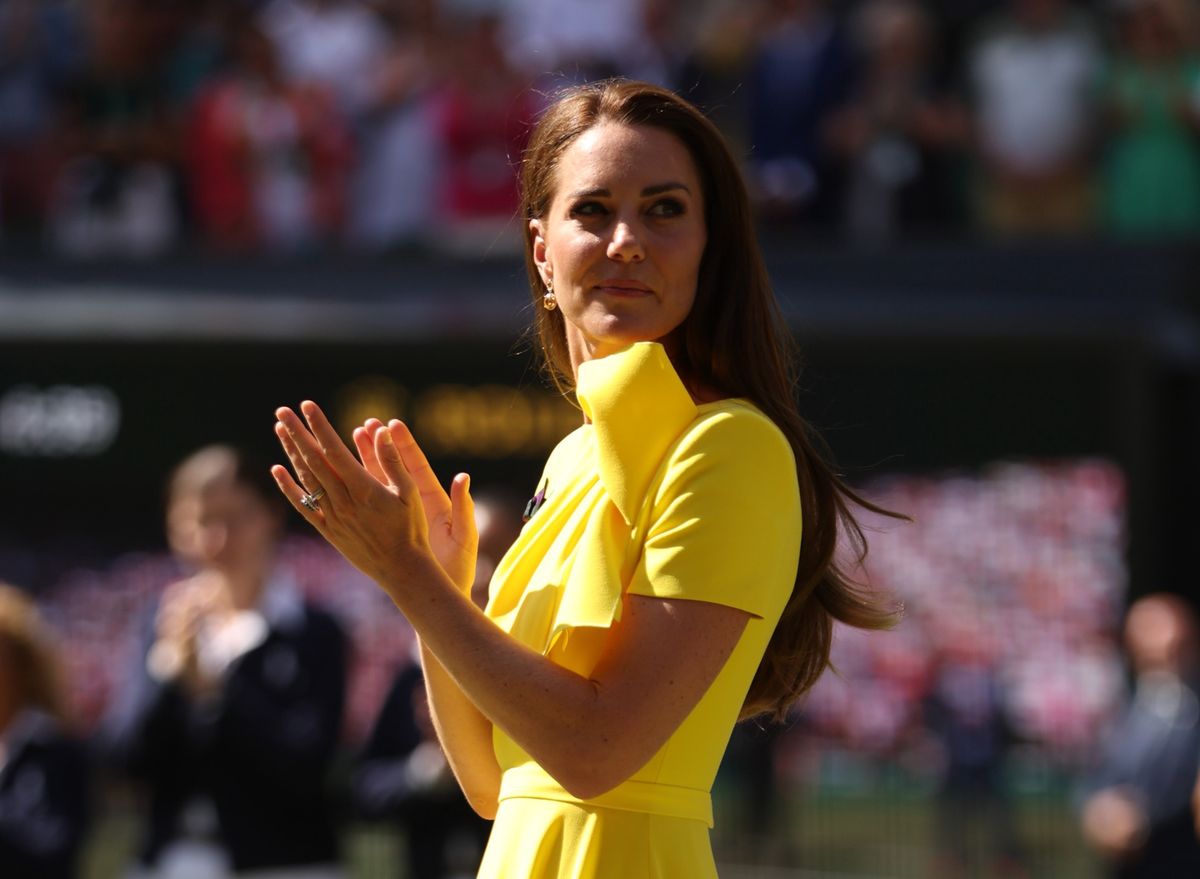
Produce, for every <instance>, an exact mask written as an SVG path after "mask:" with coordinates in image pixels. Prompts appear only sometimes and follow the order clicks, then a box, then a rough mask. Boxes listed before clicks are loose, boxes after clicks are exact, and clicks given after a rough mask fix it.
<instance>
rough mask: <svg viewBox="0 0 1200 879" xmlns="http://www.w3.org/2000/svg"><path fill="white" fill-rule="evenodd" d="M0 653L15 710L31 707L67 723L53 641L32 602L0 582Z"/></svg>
mask: <svg viewBox="0 0 1200 879" xmlns="http://www.w3.org/2000/svg"><path fill="white" fill-rule="evenodd" d="M0 650H4V652H5V653H6V654H7V655H6V656H5V657H4V658H3V659H2V660H0V661H4V662H9V663H11V669H10V672H9V673H10V675H11V680H12V681H13V685H14V686H15V688H16V690H17V694H16V695H17V699H16V705H17V707H18V708H24V707H26V706H33V707H35V708H40V709H41V710H42V711H45V712H46V713H47V714H50V715H52V716H53V717H55V718H56V719H57V720H59V721H60V722H65V721H66V720H67V697H66V686H65V684H64V680H63V671H62V666H61V665H60V663H59V659H58V654H57V652H56V651H55V649H54V640H53V638H52V637H51V635H50V632H49V631H48V630H47V629H46V626H45V624H44V623H43V622H42V617H41V614H39V613H38V611H37V607H36V606H35V605H34V603H33V601H32V600H31V599H30V598H29V597H28V596H26V595H25V593H23V592H22V591H20V590H19V589H17V588H16V587H15V586H10V585H8V584H7V583H3V582H0Z"/></svg>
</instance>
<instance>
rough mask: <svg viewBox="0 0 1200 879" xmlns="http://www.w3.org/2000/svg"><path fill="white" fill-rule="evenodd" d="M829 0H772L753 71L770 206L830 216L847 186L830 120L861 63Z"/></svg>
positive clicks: (756, 175) (758, 149) (763, 189)
mask: <svg viewBox="0 0 1200 879" xmlns="http://www.w3.org/2000/svg"><path fill="white" fill-rule="evenodd" d="M830 6H831V4H830V3H829V0H770V2H769V3H768V6H767V9H768V11H767V12H766V14H765V15H764V21H763V23H762V25H761V31H760V36H759V44H758V48H757V51H756V52H755V56H754V60H753V62H752V64H751V70H750V79H749V90H750V93H749V108H748V109H749V113H750V125H749V135H750V142H751V144H752V145H753V148H754V152H753V155H752V157H751V161H750V170H751V172H752V173H751V180H752V181H753V183H754V188H755V190H756V193H757V197H758V200H759V202H760V203H761V205H762V208H763V209H764V210H765V211H766V212H767V214H768V215H769V216H771V217H773V218H776V219H780V220H798V221H804V222H808V221H815V222H829V221H832V220H833V219H834V217H835V216H836V214H837V211H838V207H839V205H840V204H841V193H842V191H843V186H842V181H841V179H840V177H841V174H840V172H839V168H838V165H837V163H836V162H835V161H834V155H833V153H832V150H831V149H830V148H829V146H828V145H827V144H826V142H825V138H824V135H823V132H824V128H825V125H826V123H827V122H828V120H829V119H830V117H831V116H832V114H833V113H834V112H836V111H837V110H838V109H839V108H841V107H842V106H844V105H845V103H846V101H847V100H848V99H849V97H850V95H851V94H852V92H853V89H854V83H855V81H856V77H857V75H858V70H857V64H856V62H855V59H854V53H853V50H852V48H851V46H850V42H849V40H848V39H847V37H846V34H845V32H844V28H843V27H842V25H841V24H840V23H839V21H838V19H837V18H836V16H835V15H834V13H833V11H832V10H831V9H830Z"/></svg>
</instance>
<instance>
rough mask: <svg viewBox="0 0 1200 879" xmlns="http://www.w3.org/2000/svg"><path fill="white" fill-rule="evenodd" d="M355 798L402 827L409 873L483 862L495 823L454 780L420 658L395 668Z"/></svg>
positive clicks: (423, 878)
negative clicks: (478, 811) (432, 712)
mask: <svg viewBox="0 0 1200 879" xmlns="http://www.w3.org/2000/svg"><path fill="white" fill-rule="evenodd" d="M354 799H355V805H356V807H357V811H358V812H359V814H360V815H362V816H363V817H364V818H367V819H372V820H381V819H382V820H390V821H393V822H396V823H397V824H398V825H399V826H400V827H402V828H403V830H404V836H405V842H406V846H405V848H406V852H407V860H408V865H407V866H408V869H407V873H405V875H407V876H409V877H411V879H442V877H445V876H447V875H459V874H465V875H474V874H475V871H476V870H477V869H478V867H479V861H480V858H481V857H482V855H483V847H484V845H485V844H486V842H487V835H488V829H489V827H490V822H488V821H484V820H483V819H482V818H480V817H479V816H478V815H476V814H475V812H474V811H473V810H472V809H471V807H470V805H468V803H467V800H466V798H465V797H464V796H463V794H462V791H461V790H460V789H459V787H458V783H457V782H456V781H455V780H454V774H453V773H452V772H451V771H450V766H449V764H448V763H447V762H446V756H445V754H444V753H443V752H442V747H441V745H439V744H438V740H437V733H436V732H435V731H434V728H433V721H432V719H431V717H430V713H429V705H428V702H427V700H426V696H425V684H424V678H423V676H422V674H421V666H420V662H419V660H418V659H417V658H416V657H414V658H413V659H412V661H411V662H409V663H407V664H406V665H404V666H402V667H401V668H400V669H399V670H398V671H397V674H396V677H395V679H394V681H393V684H392V688H391V690H390V691H389V693H388V696H387V700H386V701H385V703H384V706H383V709H382V711H380V714H379V718H378V720H377V721H376V723H375V728H374V729H373V730H372V731H371V735H370V738H369V739H368V741H367V745H366V747H365V748H364V749H363V753H362V755H361V758H360V762H359V766H358V768H357V770H356V772H355V778H354ZM452 868H453V872H452Z"/></svg>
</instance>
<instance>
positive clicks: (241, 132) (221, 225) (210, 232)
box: [188, 21, 350, 250]
mask: <svg viewBox="0 0 1200 879" xmlns="http://www.w3.org/2000/svg"><path fill="white" fill-rule="evenodd" d="M230 43H231V46H232V49H233V63H232V65H231V67H230V69H229V70H228V72H226V73H225V74H224V75H222V76H220V77H219V78H217V79H215V80H214V81H212V82H211V83H210V84H209V85H208V86H207V87H206V88H204V89H203V90H202V92H201V93H200V96H199V99H198V100H197V102H196V105H195V108H194V109H193V113H192V120H191V136H190V137H189V138H188V144H189V149H188V167H189V171H190V175H189V182H190V184H191V187H190V188H191V196H192V204H193V206H194V209H195V213H196V219H197V221H198V226H199V228H200V229H201V230H202V231H203V233H204V237H205V239H206V240H207V241H208V242H209V243H210V244H211V245H214V246H216V247H217V248H219V249H224V250H251V249H266V250H296V249H298V248H300V247H303V246H310V245H312V244H314V243H318V242H320V241H322V240H332V239H334V238H336V237H337V236H338V234H339V233H340V230H341V227H342V221H343V218H344V214H345V203H344V202H345V194H346V181H347V177H348V175H349V160H350V142H349V133H348V132H347V131H346V129H345V127H344V125H343V124H342V120H341V118H340V116H339V114H338V112H337V109H336V107H335V104H334V100H333V97H332V95H331V94H330V93H329V92H328V90H326V89H323V88H321V87H320V86H318V85H315V84H314V85H308V86H297V85H292V84H289V83H288V82H286V81H284V80H283V78H282V77H281V76H280V74H279V67H278V64H277V60H276V57H275V49H274V46H273V45H272V44H271V42H270V41H269V40H268V39H267V38H266V37H265V35H264V34H263V33H262V31H261V30H260V29H259V28H258V26H257V25H256V24H255V23H254V22H253V21H246V22H241V23H239V24H238V25H237V26H235V27H233V28H231V31H230Z"/></svg>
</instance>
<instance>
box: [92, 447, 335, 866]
mask: <svg viewBox="0 0 1200 879" xmlns="http://www.w3.org/2000/svg"><path fill="white" fill-rule="evenodd" d="M266 474H267V470H266V469H265V468H259V467H255V466H253V465H252V464H251V463H250V462H249V461H248V460H247V457H246V456H245V455H244V454H243V453H241V452H239V451H237V450H235V449H233V448H230V447H227V446H209V447H206V448H203V449H201V450H199V451H197V452H195V453H194V454H192V455H191V456H189V457H188V458H187V459H185V460H184V461H183V463H182V464H180V465H179V466H178V468H177V469H176V470H175V473H174V475H173V476H172V477H171V480H170V483H169V488H168V497H167V534H168V538H169V542H170V545H171V548H172V550H173V551H174V552H175V553H176V555H177V556H178V557H179V558H180V560H181V561H182V562H184V563H185V564H187V565H188V566H190V567H191V568H193V569H194V573H192V574H191V575H190V576H188V577H186V578H185V579H182V580H180V581H178V582H175V583H173V584H171V585H170V586H168V587H167V589H166V590H165V591H164V593H163V596H162V600H161V602H160V604H159V606H158V608H157V611H156V613H155V614H154V617H153V619H152V620H151V621H150V624H149V626H148V628H149V630H150V631H149V632H148V637H147V638H146V644H145V646H144V648H143V649H142V650H141V651H139V656H138V662H137V665H138V668H137V670H136V672H135V674H134V675H133V676H131V679H130V681H129V683H128V686H127V689H126V691H125V692H124V693H123V694H122V697H121V698H120V699H118V700H117V702H116V704H115V705H114V708H113V709H112V711H111V713H110V716H109V717H107V718H106V722H105V724H104V727H103V729H102V734H101V739H102V745H103V747H104V750H105V752H106V754H107V756H108V757H109V758H110V759H111V760H112V761H113V762H114V763H115V765H116V766H117V767H118V768H120V769H122V770H124V771H125V772H126V773H127V774H129V775H131V776H134V777H136V778H138V779H140V780H142V781H144V782H145V783H146V784H147V787H148V789H149V796H150V802H149V816H148V826H147V828H146V834H145V839H144V844H143V847H142V851H141V855H140V862H141V869H142V870H144V871H145V874H146V875H151V876H159V877H164V879H165V877H176V876H184V875H186V876H188V877H189V879H194V877H206V876H214V877H215V876H227V875H230V874H231V873H232V874H235V875H237V876H244V877H272V879H282V877H289V879H291V877H295V879H300V877H303V879H331V877H339V876H341V875H342V872H341V870H340V868H339V866H338V862H339V850H338V837H337V826H336V823H335V815H334V809H333V805H332V803H331V799H330V796H329V791H328V787H329V786H328V783H327V776H328V773H329V769H330V764H331V761H332V759H333V757H334V752H335V748H336V745H337V742H338V737H339V734H340V731H341V723H342V710H343V703H344V700H345V686H346V684H345V677H346V671H345V669H346V642H345V637H344V635H343V633H342V630H341V628H340V626H339V625H338V623H337V622H335V620H334V619H333V617H332V616H330V615H329V614H328V613H326V612H325V611H323V610H320V609H318V608H317V607H315V606H313V605H310V604H308V603H306V602H305V601H304V600H303V599H302V597H301V596H300V594H299V592H298V591H297V588H296V586H295V584H294V583H292V582H290V581H289V579H288V578H287V577H286V576H283V575H281V574H280V573H279V572H278V570H277V569H276V565H275V556H276V545H277V541H278V538H279V536H280V535H281V532H282V530H283V512H282V508H281V505H280V504H279V503H278V501H277V500H276V499H275V498H273V497H272V496H271V495H270V494H268V493H267V488H268V486H266V485H264V484H262V478H263V477H264V476H265V475H266Z"/></svg>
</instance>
